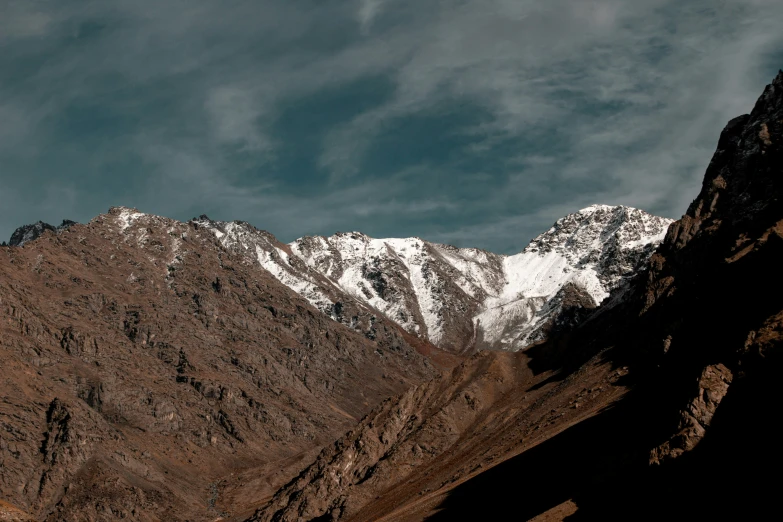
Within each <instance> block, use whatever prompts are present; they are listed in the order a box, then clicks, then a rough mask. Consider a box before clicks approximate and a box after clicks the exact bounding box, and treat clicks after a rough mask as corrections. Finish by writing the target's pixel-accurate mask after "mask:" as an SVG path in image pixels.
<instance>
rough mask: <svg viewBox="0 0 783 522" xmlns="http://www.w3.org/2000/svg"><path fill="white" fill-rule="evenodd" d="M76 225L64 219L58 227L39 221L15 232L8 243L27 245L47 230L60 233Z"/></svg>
mask: <svg viewBox="0 0 783 522" xmlns="http://www.w3.org/2000/svg"><path fill="white" fill-rule="evenodd" d="M75 224H76V222H75V221H71V220H69V219H63V222H62V223H61V224H60V225H59V226H57V227H54V226H52V225H50V224H49V223H44V222H43V221H37V222H35V223H33V224H31V225H23V226H21V227H19V228H17V229H16V230H14V233H13V234H11V239H10V240H9V241H8V244H9V245H10V246H22V245H24V244H25V243H29V242H30V241H34V240H36V239H38V238H39V237H41V235H42V234H43V233H44V232H46V231H47V230H51V231H52V232H54V233H59V232H62V231H63V230H67V229H68V228H70V227H71V226H72V225H75Z"/></svg>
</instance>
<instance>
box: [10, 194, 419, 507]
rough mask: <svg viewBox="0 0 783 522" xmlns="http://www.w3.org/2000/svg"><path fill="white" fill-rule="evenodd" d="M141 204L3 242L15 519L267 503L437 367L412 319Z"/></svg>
mask: <svg viewBox="0 0 783 522" xmlns="http://www.w3.org/2000/svg"><path fill="white" fill-rule="evenodd" d="M129 212H130V211H129V210H128V209H119V208H117V209H112V210H111V211H110V213H109V214H106V215H103V216H99V217H98V218H96V219H94V220H93V221H92V222H90V223H89V224H88V225H73V226H72V227H70V228H68V229H67V230H64V231H61V232H60V233H59V234H54V233H52V232H47V233H44V234H43V235H42V236H41V237H40V238H38V239H36V240H34V241H30V242H28V243H26V244H25V245H24V246H23V247H3V248H2V249H0V368H1V369H2V371H1V372H0V470H1V471H0V501H2V502H0V518H2V519H3V520H6V519H20V518H23V516H24V515H22V514H21V513H27V514H28V515H29V516H31V517H32V518H34V519H36V520H51V521H55V520H57V521H60V520H115V519H125V520H167V521H168V520H191V521H196V520H216V519H218V518H219V517H222V516H228V515H230V514H234V515H241V513H242V512H243V509H244V510H247V509H250V511H249V513H252V506H256V505H258V504H259V503H261V502H263V501H264V498H265V497H268V496H269V495H270V494H271V493H272V492H273V491H274V489H276V488H277V487H278V486H279V484H280V482H282V481H284V480H287V479H288V477H289V476H290V474H292V473H295V472H296V470H297V469H299V468H301V467H302V466H303V465H304V464H305V463H306V462H307V460H309V459H310V458H311V457H310V455H311V452H312V451H318V448H319V447H320V446H322V445H323V444H324V443H326V442H328V441H330V440H333V439H334V437H335V436H337V435H338V434H339V433H342V432H344V431H345V430H346V429H348V428H349V427H350V426H352V425H354V424H355V423H356V422H357V420H358V419H359V418H361V417H362V416H363V415H364V414H365V413H366V412H367V411H369V410H370V409H371V408H372V407H374V406H375V405H377V404H378V403H379V402H380V401H381V400H382V399H384V398H385V397H388V396H390V395H393V394H397V393H400V392H401V391H403V390H405V389H407V388H409V387H410V386H411V384H414V383H418V382H421V381H422V380H424V379H425V378H429V377H431V376H433V375H434V370H433V368H432V366H431V365H430V364H429V363H428V362H427V360H426V359H425V357H423V356H422V355H420V354H419V353H417V351H416V350H415V349H413V348H412V347H411V345H410V344H408V342H406V340H405V339H406V338H407V337H404V335H405V336H407V334H404V333H402V332H401V331H400V330H399V327H397V326H396V325H393V324H392V323H389V322H387V321H385V320H383V319H382V318H380V317H379V318H377V321H376V322H375V323H374V328H373V337H374V340H370V339H368V338H367V337H366V336H364V335H362V334H361V333H360V332H357V331H352V330H351V329H349V328H346V327H345V326H343V325H340V324H339V323H337V322H335V321H332V320H331V319H329V318H327V317H326V316H324V315H323V314H321V313H320V312H319V311H317V310H316V309H315V308H312V307H311V306H310V305H309V304H308V303H307V302H306V301H305V300H304V299H302V298H301V297H299V296H298V295H297V294H295V293H294V292H292V291H291V290H289V289H288V288H287V287H285V286H283V285H282V284H280V283H279V282H278V281H277V280H276V279H275V278H273V277H272V276H271V275H270V274H268V273H267V272H266V271H264V270H260V269H259V268H258V267H257V266H255V265H253V264H252V263H249V262H248V261H247V259H245V258H244V257H243V256H241V255H237V254H234V253H232V252H229V251H227V250H226V249H224V248H223V247H222V246H221V245H220V244H219V243H218V242H217V240H216V239H215V237H214V235H213V234H211V233H209V232H208V231H202V230H199V229H198V227H197V226H195V225H194V224H184V223H179V222H176V221H173V220H168V219H165V218H159V217H156V216H148V215H141V214H134V215H135V216H137V219H135V220H133V221H130V220H129V219H128V215H130V213H129ZM422 346H423V345H422ZM430 348H432V347H430ZM3 517H6V518H3Z"/></svg>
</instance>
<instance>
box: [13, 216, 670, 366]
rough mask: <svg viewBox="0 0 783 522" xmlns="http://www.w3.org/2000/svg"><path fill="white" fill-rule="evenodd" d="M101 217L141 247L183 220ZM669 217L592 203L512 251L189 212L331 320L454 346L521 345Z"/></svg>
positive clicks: (634, 267) (594, 287)
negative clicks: (290, 235) (385, 323)
mask: <svg viewBox="0 0 783 522" xmlns="http://www.w3.org/2000/svg"><path fill="white" fill-rule="evenodd" d="M105 218H108V219H110V220H112V221H113V223H115V226H116V230H117V233H118V234H120V235H122V236H125V238H126V240H127V241H130V240H133V241H136V242H137V243H138V245H139V247H140V248H144V247H145V245H147V242H148V238H147V236H148V234H147V228H148V227H151V228H153V229H157V228H161V227H165V228H167V229H170V230H169V232H170V233H169V236H171V237H174V235H176V234H173V230H174V228H177V227H178V226H179V225H183V223H181V222H179V221H175V220H171V219H168V218H162V217H159V216H154V215H151V214H144V213H142V212H139V211H138V210H136V209H130V208H125V207H113V208H112V209H110V210H109V213H108V214H107V215H102V216H98V217H97V218H95V219H100V220H103V219H105ZM671 222H672V220H670V219H667V218H662V217H657V216H653V215H651V214H648V213H646V212H644V211H642V210H638V209H634V208H630V207H625V206H608V205H592V206H590V207H587V208H585V209H582V210H580V211H578V212H575V213H573V214H569V215H567V216H565V217H563V218H561V219H559V220H557V222H555V224H554V225H553V226H552V227H551V228H550V229H549V230H547V231H546V232H544V233H543V234H540V235H539V236H537V237H536V238H534V239H533V240H532V241H531V242H530V243H529V244H528V245H527V246H526V247H525V248H524V249H523V250H522V251H521V252H520V253H518V254H515V255H511V256H506V255H500V254H494V253H492V252H487V251H484V250H480V249H475V248H456V247H453V246H449V245H441V244H436V243H430V242H428V241H425V240H423V239H420V238H390V239H374V238H371V237H369V236H367V235H365V234H362V233H360V232H349V233H337V234H334V235H332V236H329V237H323V236H308V237H302V238H300V239H297V240H296V241H294V242H292V243H290V244H284V243H281V242H279V241H278V240H277V239H276V238H275V237H274V236H273V235H272V234H270V233H268V232H265V231H263V230H259V229H257V228H255V227H254V226H252V225H250V224H249V223H245V222H242V221H234V222H221V221H213V220H211V219H209V218H208V217H207V216H204V215H202V216H200V217H198V218H194V219H192V220H191V221H190V222H189V223H190V224H191V225H193V226H196V227H199V228H203V229H205V230H208V231H210V232H211V233H212V234H214V236H215V238H216V240H217V241H219V242H220V243H221V244H222V245H223V246H224V247H225V248H227V249H231V250H234V251H236V252H238V253H240V254H242V255H243V256H244V257H245V259H246V260H247V261H248V262H250V263H257V264H258V266H259V267H260V268H263V269H264V270H266V271H268V272H269V273H271V274H272V275H273V276H274V277H275V278H277V279H278V280H279V281H280V282H282V283H283V284H285V285H286V286H288V287H289V288H291V289H292V290H294V291H295V292H297V293H298V294H299V295H301V296H302V297H304V298H305V299H307V300H308V301H309V302H310V303H311V304H312V305H313V306H315V307H316V308H317V309H318V310H320V311H321V312H323V313H324V314H326V315H327V316H329V317H331V318H332V319H334V320H337V321H340V322H343V323H345V324H346V325H348V326H352V327H353V326H356V324H358V322H361V323H362V324H363V326H362V328H364V329H365V330H366V332H367V333H368V334H369V335H372V331H373V326H372V324H373V317H374V316H377V315H378V314H382V315H384V316H386V317H387V318H388V319H390V320H392V321H394V322H396V323H397V324H399V325H400V326H401V327H403V328H404V329H405V330H407V331H408V332H410V333H412V334H414V335H417V336H419V337H420V338H422V339H427V340H429V341H431V342H433V343H434V344H436V345H438V346H440V347H441V348H444V349H446V350H450V351H454V352H462V351H467V350H470V349H474V348H490V349H503V350H520V349H523V348H525V347H526V346H528V345H529V344H531V343H533V342H535V341H538V340H540V339H542V338H544V337H546V335H547V333H548V332H549V330H550V329H551V328H552V326H553V325H558V324H563V323H564V321H571V320H573V317H574V314H573V313H571V314H570V315H569V314H566V315H564V313H565V312H567V311H568V310H570V309H573V308H574V307H576V308H591V307H595V306H597V305H598V304H600V303H601V301H603V300H604V299H605V298H606V297H607V296H608V295H609V293H610V292H611V291H612V290H613V289H615V288H617V287H618V286H620V285H622V284H623V282H624V281H625V280H626V279H628V278H629V277H631V276H632V275H633V274H635V273H636V272H637V271H638V270H640V269H641V268H642V267H643V266H645V264H646V263H647V261H648V260H649V257H650V256H651V255H652V253H653V251H654V250H655V248H656V247H657V245H658V244H659V243H660V242H661V241H662V240H663V238H664V236H665V235H666V230H667V229H668V227H669V224H670V223H671ZM70 224H71V223H70V222H64V225H62V226H61V227H58V229H64V228H67V226H70ZM44 225H45V224H40V223H36V224H34V225H27V226H26V227H20V229H18V231H17V232H18V234H17V233H15V235H17V236H19V237H18V239H19V241H20V243H19V244H24V242H26V241H31V240H34V239H35V238H36V237H38V235H40V234H41V233H43V232H45V231H46V230H51V229H54V228H55V227H47V226H44ZM55 231H57V229H55ZM181 232H182V234H186V231H184V230H182V231H181ZM172 234H173V235H172ZM183 237H184V235H183ZM172 241H173V243H172V245H170V247H171V252H170V254H171V255H170V256H169V257H171V259H166V260H164V261H165V262H166V263H167V265H171V266H173V265H176V264H177V256H178V250H179V247H180V244H179V240H178V239H177V238H174V239H172ZM577 315H578V314H577ZM365 323H366V324H365Z"/></svg>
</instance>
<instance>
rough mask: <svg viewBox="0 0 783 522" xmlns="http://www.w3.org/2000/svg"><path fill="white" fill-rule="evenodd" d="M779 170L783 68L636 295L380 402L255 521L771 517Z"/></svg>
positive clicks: (782, 215) (780, 297)
mask: <svg viewBox="0 0 783 522" xmlns="http://www.w3.org/2000/svg"><path fill="white" fill-rule="evenodd" d="M781 165H783V72H781V73H780V74H779V75H778V77H777V78H776V79H775V80H774V82H773V83H772V84H771V85H769V86H768V87H767V88H766V90H765V91H764V94H763V95H762V96H761V97H760V98H759V101H758V102H757V104H756V106H755V107H754V109H753V111H752V112H751V114H750V115H746V116H741V117H739V118H736V119H734V120H732V121H731V122H729V124H728V125H727V126H726V128H725V129H724V131H723V133H722V134H721V137H720V140H719V143H718V149H717V151H716V153H715V155H714V157H713V159H712V161H711V162H710V165H709V166H708V168H707V172H706V175H705V178H704V184H703V187H702V190H701V192H700V193H699V195H698V196H697V198H696V199H695V200H694V202H693V203H692V204H691V206H690V207H689V209H688V212H687V214H686V215H685V216H684V217H683V218H682V219H681V220H680V221H678V222H676V223H674V224H673V225H672V226H671V227H670V228H669V230H668V233H667V235H666V238H665V239H664V241H663V243H662V244H661V246H660V248H659V249H658V250H657V252H656V253H655V254H654V255H653V256H652V258H651V259H650V263H649V265H648V267H647V269H646V270H645V271H643V272H642V273H640V274H638V275H637V276H636V277H635V278H634V279H633V280H632V281H630V283H629V287H628V288H627V289H626V291H624V292H622V293H618V294H617V295H615V296H613V297H610V298H609V299H608V300H607V301H606V302H605V303H604V305H603V306H601V307H600V308H598V309H597V310H596V311H595V312H593V313H592V314H590V315H589V317H587V318H586V320H583V321H581V322H580V324H579V326H577V327H576V328H574V329H569V328H568V325H565V326H564V328H562V330H561V331H560V332H559V333H558V334H556V335H554V336H553V337H551V338H550V339H549V340H547V341H545V342H543V343H540V344H538V345H536V346H533V347H532V348H530V349H528V350H527V351H526V352H524V353H515V354H504V353H498V352H494V353H480V354H477V355H476V356H474V357H472V358H471V359H469V360H468V361H465V362H464V363H463V364H461V365H459V366H458V367H457V368H455V369H454V370H452V371H451V372H450V373H448V374H446V375H444V376H443V377H441V378H439V379H437V380H435V381H433V382H429V383H426V384H423V385H419V386H417V387H414V388H413V389H411V390H409V391H408V392H406V393H405V394H404V395H402V396H401V397H400V398H398V399H396V400H391V401H387V402H384V403H383V404H382V405H381V406H380V407H378V408H377V409H376V410H374V411H373V412H372V413H371V414H370V415H368V416H367V417H366V418H365V419H363V420H362V422H361V423H359V425H358V426H357V427H355V428H354V429H353V430H351V431H350V432H348V433H347V434H346V435H344V436H343V437H342V438H341V439H339V440H338V441H337V442H335V444H334V445H332V446H329V447H327V448H325V449H324V450H323V451H322V453H321V454H320V455H319V457H318V458H317V459H316V460H315V461H314V462H313V464H311V466H310V467H308V468H307V469H305V470H304V471H303V472H302V473H301V474H300V475H299V476H298V477H296V478H295V479H294V480H292V481H291V482H290V483H289V484H288V485H286V486H285V487H284V488H282V489H281V490H280V491H278V492H277V493H276V494H275V496H274V497H273V499H272V501H271V502H270V503H269V504H267V505H265V506H263V507H261V508H260V509H259V510H258V511H257V512H256V513H255V515H254V516H253V517H252V520H265V521H266V520H275V521H289V520H290V521H293V520H300V519H305V520H307V519H318V520H356V521H359V520H389V521H390V520H400V521H402V520H406V521H407V520H422V519H425V518H428V519H432V520H462V519H473V518H480V517H482V518H486V517H490V518H499V517H501V516H503V517H506V518H508V514H509V513H512V514H514V516H513V517H512V518H514V519H521V520H525V519H529V518H533V517H537V518H536V520H563V519H566V518H567V519H568V520H596V519H602V520H607V519H609V520H612V519H616V520H629V519H631V520H638V519H649V520H660V519H661V518H671V517H672V516H673V515H677V516H678V517H679V516H693V517H699V518H710V517H721V518H725V517H727V516H728V517H734V518H743V519H759V518H771V515H772V514H773V513H776V512H777V511H778V510H779V508H778V506H777V500H776V495H777V489H778V488H777V486H778V484H777V481H775V480H774V479H770V478H769V477H771V476H774V473H775V472H776V470H777V469H779V467H780V465H781V463H783V462H782V461H783V459H781V457H782V456H783V454H782V451H781V447H780V444H779V443H778V441H777V440H776V434H777V430H776V429H775V428H774V426H773V423H774V422H776V421H775V419H774V417H775V416H774V413H772V412H774V411H777V409H778V408H777V398H776V397H777V393H776V392H775V388H776V382H777V381H778V380H779V376H780V374H781V370H783V368H781V362H782V361H783V359H781V348H782V347H783V272H781V270H780V267H781V262H782V261H783V171H781ZM319 517H320V518H319Z"/></svg>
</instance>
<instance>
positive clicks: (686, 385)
mask: <svg viewBox="0 0 783 522" xmlns="http://www.w3.org/2000/svg"><path fill="white" fill-rule="evenodd" d="M781 142H783V72H781V73H780V74H779V75H778V76H777V78H775V80H774V81H773V83H772V84H771V85H769V86H767V88H766V89H765V91H764V93H763V94H762V96H761V97H760V98H759V101H758V102H757V104H756V106H755V107H754V108H753V111H752V112H751V113H750V114H749V115H745V116H740V117H738V118H735V119H734V120H732V121H731V122H729V124H728V125H727V126H726V128H725V129H724V130H723V132H722V134H721V136H720V139H719V142H718V147H717V151H716V153H715V155H714V156H713V158H712V161H711V162H710V164H709V166H708V168H707V172H706V174H705V178H704V182H703V186H702V189H701V191H700V193H699V194H698V195H697V197H696V199H695V200H694V201H693V203H692V204H691V205H690V206H689V208H688V210H687V212H686V214H685V215H684V216H683V217H682V218H681V219H680V220H678V221H674V222H672V221H671V220H669V219H665V218H661V217H656V216H652V215H650V214H647V213H645V212H643V211H641V210H637V209H633V208H629V207H624V206H604V205H594V206H591V207H588V208H586V209H583V210H580V211H578V212H575V213H573V214H570V215H568V216H565V217H564V218H562V219H560V220H558V221H557V222H556V223H555V224H554V225H553V226H552V227H551V228H550V229H549V230H547V231H546V232H544V233H542V234H541V235H539V236H538V237H536V238H534V239H533V240H532V241H531V242H530V244H529V245H528V246H527V247H525V248H524V249H523V250H522V251H521V252H520V253H518V254H515V255H510V256H505V255H498V254H493V253H490V252H486V251H483V250H478V249H470V248H456V247H451V246H447V245H440V244H435V243H431V242H428V241H425V240H422V239H419V238H405V239H373V238H370V237H368V236H366V235H364V234H361V233H359V232H350V233H338V234H335V235H333V236H330V237H321V236H314V237H304V238H301V239H298V240H296V241H294V242H292V243H290V244H284V243H281V242H279V241H278V240H277V239H276V238H275V237H274V236H273V235H272V234H270V233H268V232H264V231H262V230H259V229H256V228H255V227H254V226H252V225H250V224H248V223H244V222H239V221H236V222H219V221H213V220H211V219H209V218H208V217H206V216H200V217H198V218H194V219H193V220H191V221H188V222H179V221H176V220H172V219H168V218H164V217H160V216H155V215H151V214H146V213H142V212H139V211H138V210H136V209H131V208H126V207H113V208H112V209H110V210H109V212H108V213H106V214H102V215H99V216H97V217H96V218H94V219H92V220H91V221H90V222H89V223H86V224H74V223H72V222H67V221H64V222H63V225H62V226H60V227H52V226H50V225H46V224H44V223H40V222H39V223H36V224H34V225H28V226H26V227H22V228H20V229H19V230H18V231H17V232H15V233H14V235H13V237H12V241H11V246H3V247H2V250H0V315H1V316H2V319H1V320H0V364H2V368H3V375H2V378H3V393H2V400H1V401H0V466H1V467H2V475H1V476H0V520H42V521H43V520H46V521H55V520H56V521H59V520H115V519H125V520H144V521H147V520H194V521H195V520H199V521H201V520H203V521H216V520H236V521H242V520H264V521H294V520H355V521H364V520H386V521H392V520H401V521H402V520H425V519H427V520H435V521H438V520H461V519H475V518H479V517H484V518H487V517H489V518H498V517H501V516H507V514H508V513H513V514H514V515H513V516H514V518H515V519H520V520H528V519H533V520H538V521H548V520H564V519H568V520H593V519H602V520H628V519H641V520H659V519H661V518H672V517H674V516H677V517H699V518H725V517H729V518H743V519H759V518H770V517H771V516H774V513H775V512H776V511H777V507H776V501H775V499H776V493H777V482H776V481H775V480H774V479H770V478H768V477H769V476H770V474H771V473H773V472H774V470H776V469H777V468H778V467H779V465H780V464H781V460H782V459H781V451H780V449H779V444H778V443H777V440H776V436H775V434H776V433H777V431H776V430H775V421H774V418H775V416H774V411H776V405H777V403H776V393H775V392H776V385H775V383H776V380H777V377H778V376H779V375H780V370H781V368H780V365H781V357H780V348H781V346H782V345H783V300H782V299H783V297H781V296H783V279H782V278H781V272H780V269H779V267H780V262H781V259H783V204H782V202H781V196H783V172H781V168H780V165H783V158H781V153H782V152H783V150H782V149H783V148H782V147H781Z"/></svg>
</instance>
